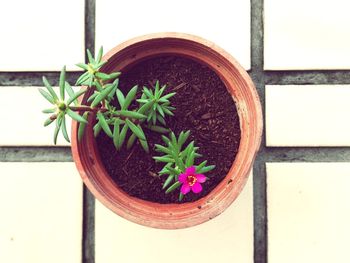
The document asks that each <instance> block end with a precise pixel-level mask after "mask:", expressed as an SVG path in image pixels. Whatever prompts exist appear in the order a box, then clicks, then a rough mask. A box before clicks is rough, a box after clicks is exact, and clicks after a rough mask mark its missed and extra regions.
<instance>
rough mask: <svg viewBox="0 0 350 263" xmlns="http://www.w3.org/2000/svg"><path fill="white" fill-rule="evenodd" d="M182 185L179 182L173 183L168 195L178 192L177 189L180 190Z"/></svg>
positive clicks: (167, 191)
mask: <svg viewBox="0 0 350 263" xmlns="http://www.w3.org/2000/svg"><path fill="white" fill-rule="evenodd" d="M180 185H181V183H180V182H179V181H176V182H175V183H173V184H172V185H171V186H170V187H169V188H168V189H167V190H166V191H165V193H166V194H169V193H171V192H172V191H174V190H176V189H177V188H179V187H180Z"/></svg>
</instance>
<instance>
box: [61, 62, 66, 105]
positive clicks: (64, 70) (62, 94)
mask: <svg viewBox="0 0 350 263" xmlns="http://www.w3.org/2000/svg"><path fill="white" fill-rule="evenodd" d="M65 82H66V66H63V68H62V70H61V74H60V82H59V86H60V96H61V100H64V93H65V92H64V91H65Z"/></svg>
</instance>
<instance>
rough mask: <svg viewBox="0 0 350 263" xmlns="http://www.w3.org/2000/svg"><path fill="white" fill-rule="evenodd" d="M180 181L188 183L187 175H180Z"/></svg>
mask: <svg viewBox="0 0 350 263" xmlns="http://www.w3.org/2000/svg"><path fill="white" fill-rule="evenodd" d="M178 180H179V182H180V183H185V182H187V174H180V175H179V179H178Z"/></svg>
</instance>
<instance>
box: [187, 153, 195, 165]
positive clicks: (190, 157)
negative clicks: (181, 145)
mask: <svg viewBox="0 0 350 263" xmlns="http://www.w3.org/2000/svg"><path fill="white" fill-rule="evenodd" d="M193 162H194V151H193V150H192V151H191V152H190V153H189V154H188V155H187V158H186V167H190V166H192V165H193Z"/></svg>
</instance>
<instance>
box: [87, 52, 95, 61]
mask: <svg viewBox="0 0 350 263" xmlns="http://www.w3.org/2000/svg"><path fill="white" fill-rule="evenodd" d="M86 53H87V55H88V59H89V62H90V63H91V64H95V59H94V57H93V56H92V54H91V52H90V50H89V49H87V50H86Z"/></svg>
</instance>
